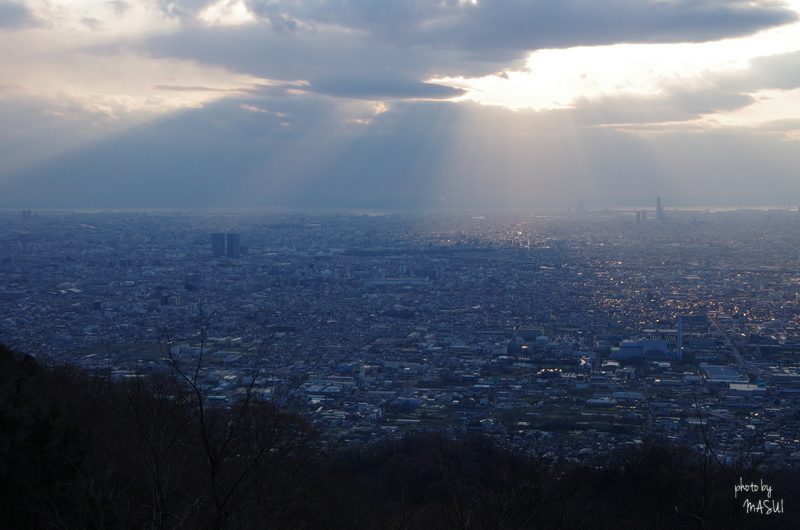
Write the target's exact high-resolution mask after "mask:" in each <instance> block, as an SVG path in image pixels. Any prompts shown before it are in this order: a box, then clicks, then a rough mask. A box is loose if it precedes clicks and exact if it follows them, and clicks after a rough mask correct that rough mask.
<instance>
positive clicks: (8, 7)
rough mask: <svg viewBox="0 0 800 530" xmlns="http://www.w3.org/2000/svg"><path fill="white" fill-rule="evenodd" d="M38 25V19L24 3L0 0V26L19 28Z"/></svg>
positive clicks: (3, 27)
mask: <svg viewBox="0 0 800 530" xmlns="http://www.w3.org/2000/svg"><path fill="white" fill-rule="evenodd" d="M37 25H39V21H38V20H37V19H36V17H35V16H34V15H33V13H31V11H30V10H29V9H28V8H27V7H26V6H24V5H22V4H18V3H17V2H9V1H8V0H0V28H2V29H19V28H25V27H30V26H37Z"/></svg>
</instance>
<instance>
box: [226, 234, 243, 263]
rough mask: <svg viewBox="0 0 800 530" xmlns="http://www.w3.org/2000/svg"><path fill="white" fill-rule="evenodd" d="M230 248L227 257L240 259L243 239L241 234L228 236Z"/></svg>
mask: <svg viewBox="0 0 800 530" xmlns="http://www.w3.org/2000/svg"><path fill="white" fill-rule="evenodd" d="M227 238H228V247H227V252H226V255H227V256H228V257H229V258H238V257H239V256H241V255H242V247H241V238H240V237H239V234H228V235H227Z"/></svg>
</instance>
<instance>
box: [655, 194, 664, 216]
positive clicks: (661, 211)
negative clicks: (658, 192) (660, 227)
mask: <svg viewBox="0 0 800 530" xmlns="http://www.w3.org/2000/svg"><path fill="white" fill-rule="evenodd" d="M663 219H664V208H662V207H661V197H656V220H658V221H661V220H663Z"/></svg>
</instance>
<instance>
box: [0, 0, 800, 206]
mask: <svg viewBox="0 0 800 530" xmlns="http://www.w3.org/2000/svg"><path fill="white" fill-rule="evenodd" d="M656 197H661V198H662V204H663V205H665V207H666V208H670V207H676V208H677V207H681V208H683V207H700V208H702V207H731V208H741V207H761V206H778V207H793V208H797V207H798V206H800V0H791V1H777V0H767V1H758V0H753V1H740V0H559V1H553V0H380V1H378V0H139V1H133V0H131V1H126V0H113V1H105V0H69V1H65V0H0V208H12V209H23V208H24V209H31V208H33V209H36V208H42V209H44V208H48V209H53V208H55V209H85V208H133V209H136V208H232V207H264V206H266V207H281V208H287V209H366V210H406V209H450V210H468V209H518V208H542V207H545V208H570V207H571V208H576V207H577V206H578V204H579V203H580V204H583V205H584V206H586V207H589V208H606V207H620V208H625V207H641V206H647V205H650V206H652V205H654V204H655V199H656Z"/></svg>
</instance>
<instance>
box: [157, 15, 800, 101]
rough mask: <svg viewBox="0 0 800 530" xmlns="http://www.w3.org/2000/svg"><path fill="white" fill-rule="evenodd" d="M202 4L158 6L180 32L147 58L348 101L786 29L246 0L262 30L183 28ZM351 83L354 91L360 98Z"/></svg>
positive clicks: (755, 18)
mask: <svg viewBox="0 0 800 530" xmlns="http://www.w3.org/2000/svg"><path fill="white" fill-rule="evenodd" d="M207 5H208V2H204V1H197V0H192V1H178V2H168V3H164V4H163V6H164V9H165V10H166V11H168V12H170V13H172V14H176V13H177V14H178V15H179V16H183V17H184V18H185V19H186V20H187V24H186V26H185V29H184V30H183V31H181V32H178V33H175V34H173V35H169V36H160V37H157V38H154V39H152V40H150V41H149V42H148V44H147V47H148V51H149V52H150V53H153V54H155V55H157V56H172V57H181V58H186V59H194V60H198V61H201V62H204V63H207V64H214V65H219V66H223V67H226V68H230V69H232V70H235V71H238V72H242V73H247V74H252V75H257V76H261V77H265V78H271V79H283V80H287V81H293V80H305V81H308V82H309V83H310V85H311V86H312V87H314V88H315V89H316V90H317V91H319V92H322V93H326V94H330V95H335V96H338V95H345V96H347V97H374V98H376V99H380V98H382V97H387V98H396V97H403V95H404V94H406V95H407V96H406V97H409V98H416V97H447V94H448V93H450V94H451V95H453V96H455V95H458V92H457V91H454V90H449V91H448V90H447V89H445V88H443V87H434V86H430V85H429V86H424V85H422V84H421V82H424V81H426V80H429V79H431V78H433V77H437V76H465V77H473V76H482V75H487V74H490V73H495V72H498V71H502V70H503V69H508V68H520V67H522V66H524V65H523V61H524V58H525V56H526V54H527V53H528V52H530V51H533V50H536V49H542V48H562V47H572V46H587V45H607V44H615V43H622V42H625V43H634V42H638V43H657V42H658V43H672V42H704V41H711V40H717V39H721V38H726V37H735V36H741V35H747V34H751V33H754V32H756V31H758V30H761V29H765V28H768V27H773V26H777V25H781V24H786V23H789V22H791V21H793V20H795V14H794V13H793V12H791V11H788V10H786V9H784V8H782V7H780V6H779V5H776V4H773V3H763V4H758V3H752V2H748V1H740V0H725V1H721V0H676V1H642V0H608V1H605V2H589V1H586V0H562V1H559V2H554V1H552V0H538V1H531V0H524V1H523V0H494V1H480V2H478V3H477V4H476V5H472V4H469V3H466V4H465V3H460V2H457V1H453V0H441V1H434V0H414V1H408V0H386V1H381V2H375V1H374V0H317V1H305V0H302V1H301V0H292V1H273V0H251V1H250V2H248V7H249V9H250V10H251V12H252V13H254V14H255V16H257V17H258V18H259V20H260V21H261V23H257V24H250V25H245V26H239V27H212V28H209V27H204V26H201V25H199V24H195V23H190V22H189V21H190V15H191V16H195V15H196V14H197V13H199V12H200V11H201V10H202V9H203V8H204V7H206V6H207ZM353 80H361V81H363V82H364V83H365V86H364V87H363V88H362V89H360V90H359V89H358V87H356V86H354V83H353Z"/></svg>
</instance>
